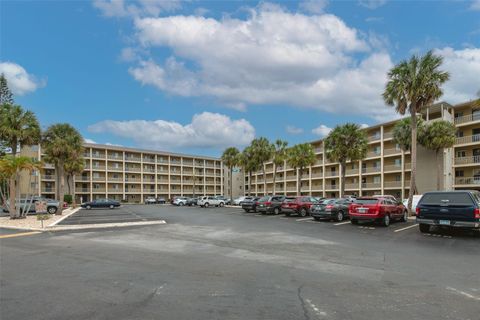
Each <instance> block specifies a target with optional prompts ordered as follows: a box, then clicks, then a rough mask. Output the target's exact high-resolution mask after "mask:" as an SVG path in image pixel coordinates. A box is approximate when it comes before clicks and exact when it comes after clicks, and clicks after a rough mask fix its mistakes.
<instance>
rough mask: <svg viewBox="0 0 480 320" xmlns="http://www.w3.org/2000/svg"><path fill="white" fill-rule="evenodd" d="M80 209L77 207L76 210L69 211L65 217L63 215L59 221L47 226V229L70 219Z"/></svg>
mask: <svg viewBox="0 0 480 320" xmlns="http://www.w3.org/2000/svg"><path fill="white" fill-rule="evenodd" d="M80 209H82V208H81V207H78V208H75V209H73V210H72V211H70V212H69V213H67V214H66V215H64V216H63V217H61V218H60V219H58V220H57V221H55V222H54V223H51V224H49V225H48V226H47V228H48V227H53V226H55V225H56V224H58V223H59V222H62V221H63V220H65V219H67V218H68V217H70V216H71V215H72V214H74V213H76V212H78V211H79V210H80Z"/></svg>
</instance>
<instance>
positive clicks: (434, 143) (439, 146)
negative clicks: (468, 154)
mask: <svg viewBox="0 0 480 320" xmlns="http://www.w3.org/2000/svg"><path fill="white" fill-rule="evenodd" d="M456 133H457V129H456V128H455V125H454V124H453V123H451V122H448V121H445V120H437V121H433V122H432V123H430V124H429V125H428V126H427V127H426V128H425V134H424V136H423V138H422V139H421V140H422V144H423V145H424V146H425V147H426V148H427V149H430V150H433V151H435V157H436V161H437V190H440V188H441V179H440V175H441V174H442V166H441V162H440V159H439V155H440V151H441V150H443V149H444V148H451V147H453V145H454V144H455V138H456Z"/></svg>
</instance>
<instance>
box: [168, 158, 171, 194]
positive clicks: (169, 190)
mask: <svg viewBox="0 0 480 320" xmlns="http://www.w3.org/2000/svg"><path fill="white" fill-rule="evenodd" d="M170 160H171V157H170V156H168V157H167V161H168V163H167V173H168V199H171V198H172V184H171V181H170Z"/></svg>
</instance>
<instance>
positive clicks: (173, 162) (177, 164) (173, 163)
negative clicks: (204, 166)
mask: <svg viewBox="0 0 480 320" xmlns="http://www.w3.org/2000/svg"><path fill="white" fill-rule="evenodd" d="M170 164H172V165H176V166H179V165H181V164H182V162H181V161H180V160H173V159H172V160H171V161H170Z"/></svg>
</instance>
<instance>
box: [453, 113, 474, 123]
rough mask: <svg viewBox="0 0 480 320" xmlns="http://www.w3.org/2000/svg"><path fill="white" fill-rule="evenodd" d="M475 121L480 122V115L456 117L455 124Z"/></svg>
mask: <svg viewBox="0 0 480 320" xmlns="http://www.w3.org/2000/svg"><path fill="white" fill-rule="evenodd" d="M474 121H480V114H478V113H476V114H467V115H465V116H461V117H456V118H455V120H454V122H455V124H465V123H469V122H474Z"/></svg>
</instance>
